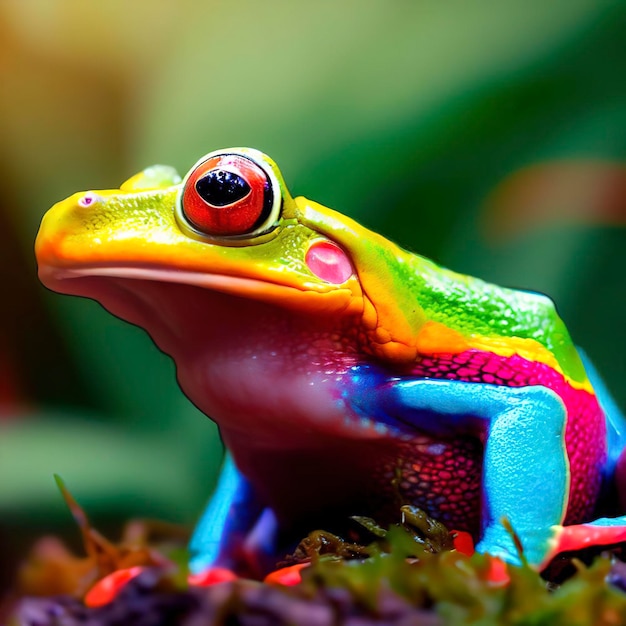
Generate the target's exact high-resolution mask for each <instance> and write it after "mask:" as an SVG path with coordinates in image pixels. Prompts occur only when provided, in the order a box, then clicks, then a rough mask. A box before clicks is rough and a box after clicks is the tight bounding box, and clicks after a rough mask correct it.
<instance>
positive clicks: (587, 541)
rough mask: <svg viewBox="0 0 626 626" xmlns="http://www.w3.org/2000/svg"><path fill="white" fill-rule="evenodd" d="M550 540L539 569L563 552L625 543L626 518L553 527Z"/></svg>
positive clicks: (606, 518) (602, 519)
mask: <svg viewBox="0 0 626 626" xmlns="http://www.w3.org/2000/svg"><path fill="white" fill-rule="evenodd" d="M551 530H552V538H551V539H550V541H549V547H548V550H547V552H546V555H545V557H544V559H543V561H542V562H541V563H540V565H539V569H540V570H541V569H544V568H545V567H546V566H547V565H548V563H549V562H550V561H551V560H552V559H553V558H554V557H556V556H558V555H559V554H562V553H563V552H573V551H575V550H583V549H585V548H591V547H594V546H610V545H613V544H616V543H621V542H623V541H626V516H622V517H615V518H608V517H603V518H601V519H597V520H595V521H593V522H588V523H586V524H574V525H572V526H553V527H552V529H551Z"/></svg>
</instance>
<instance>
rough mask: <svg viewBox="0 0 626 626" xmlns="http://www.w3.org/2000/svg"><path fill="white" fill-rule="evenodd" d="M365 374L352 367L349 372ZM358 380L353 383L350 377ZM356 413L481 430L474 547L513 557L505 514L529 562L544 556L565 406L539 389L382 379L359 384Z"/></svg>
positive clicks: (559, 498) (564, 482) (460, 431)
mask: <svg viewBox="0 0 626 626" xmlns="http://www.w3.org/2000/svg"><path fill="white" fill-rule="evenodd" d="M364 373H365V374H366V375H369V374H367V372H363V371H356V370H355V376H362V375H363V374H364ZM358 383H359V384H360V383H361V381H358ZM357 402H358V405H355V406H354V407H353V408H354V409H355V410H356V411H357V412H358V413H360V414H362V415H366V414H367V415H369V416H370V417H375V418H376V419H379V420H381V421H383V422H385V423H387V424H389V425H390V426H393V425H396V426H397V425H399V424H401V423H403V424H404V425H405V429H406V426H409V427H414V428H415V429H417V430H420V431H423V432H426V433H428V434H432V435H433V436H437V435H442V434H444V433H445V434H448V435H449V434H455V435H458V436H460V437H463V436H465V435H464V434H465V433H471V432H472V431H473V432H474V435H477V434H479V433H480V432H482V433H484V440H485V450H484V461H483V493H484V502H483V515H482V518H483V529H482V536H481V539H480V542H479V543H478V545H477V549H478V550H479V551H480V552H489V553H490V554H495V555H498V556H501V557H503V558H504V559H506V560H507V561H509V562H518V561H519V558H518V556H517V553H516V550H515V546H514V543H513V541H512V539H511V537H510V536H509V534H508V533H507V532H506V531H505V529H504V527H503V526H502V524H501V519H502V518H503V517H506V518H508V520H509V521H510V522H511V524H512V526H513V528H514V529H515V531H516V532H517V533H518V535H519V536H520V537H521V538H522V542H523V545H524V552H525V556H526V558H527V559H528V561H529V562H530V563H534V564H539V563H541V562H542V561H543V560H544V557H545V554H546V553H547V551H548V550H549V546H548V544H549V541H550V540H551V539H552V537H553V534H554V531H553V529H552V527H553V526H555V525H559V524H561V523H562V521H563V519H564V516H565V511H566V507H567V498H568V492H569V462H568V459H567V454H566V450H565V441H564V437H565V425H566V411H565V407H564V405H563V402H562V401H561V399H560V398H559V397H558V396H557V395H556V394H555V393H554V392H553V391H551V390H549V389H547V388H544V387H517V388H512V387H501V386H495V385H487V384H481V383H464V382H458V381H447V380H430V379H427V380H423V379H419V380H406V379H405V380H402V379H387V380H386V381H384V382H383V383H382V384H380V381H379V384H378V385H376V386H373V387H372V386H370V387H369V391H367V390H366V389H365V387H364V388H363V393H362V394H361V395H360V396H359V398H358V400H357Z"/></svg>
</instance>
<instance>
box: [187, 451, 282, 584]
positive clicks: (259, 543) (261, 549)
mask: <svg viewBox="0 0 626 626" xmlns="http://www.w3.org/2000/svg"><path fill="white" fill-rule="evenodd" d="M275 532H276V524H275V519H274V516H273V513H272V512H271V511H270V510H269V509H264V508H263V506H262V505H261V504H260V503H259V502H258V498H257V497H256V495H255V494H254V490H253V489H252V487H251V486H250V484H249V483H248V481H247V480H246V479H245V478H244V477H243V476H242V475H241V474H240V473H239V471H238V470H237V468H236V467H235V463H234V462H233V459H232V457H231V456H230V454H227V455H226V458H225V460H224V465H223V467H222V472H221V474H220V478H219V481H218V484H217V487H216V489H215V492H214V494H213V496H212V498H211V501H210V502H209V504H208V506H207V508H206V509H205V511H204V513H203V514H202V517H201V518H200V521H199V522H198V524H197V526H196V529H195V531H194V534H193V537H192V538H191V542H190V544H189V550H190V552H191V558H190V561H189V568H190V570H191V572H192V573H194V574H198V573H201V572H203V571H205V570H207V569H209V568H210V567H215V566H217V567H226V568H228V569H231V570H233V571H239V570H241V569H242V567H243V568H244V569H246V570H255V569H260V568H262V566H261V564H260V561H261V560H262V559H263V556H264V555H265V554H268V553H271V552H272V551H273V548H274V539H275Z"/></svg>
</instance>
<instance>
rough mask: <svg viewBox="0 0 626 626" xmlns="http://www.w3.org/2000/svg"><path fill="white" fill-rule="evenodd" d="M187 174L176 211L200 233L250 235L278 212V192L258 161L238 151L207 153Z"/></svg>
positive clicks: (265, 226) (266, 225) (268, 223)
mask: <svg viewBox="0 0 626 626" xmlns="http://www.w3.org/2000/svg"><path fill="white" fill-rule="evenodd" d="M208 156H209V158H207V159H206V160H203V161H201V162H199V164H197V165H196V166H195V167H194V168H193V169H192V170H191V172H190V173H189V175H188V176H187V178H186V180H185V182H184V184H183V189H182V192H181V196H180V200H179V202H180V204H179V207H178V209H179V212H180V213H181V214H182V217H183V218H184V219H185V220H186V221H187V223H188V224H189V225H190V226H191V227H192V229H193V230H194V231H196V232H197V233H198V234H200V235H207V236H209V237H241V236H246V237H249V236H253V235H257V234H260V233H263V232H265V231H267V230H268V229H269V228H270V227H271V226H272V225H273V224H274V223H275V222H276V220H277V218H278V213H279V211H280V202H281V200H280V192H279V190H278V189H277V185H275V184H274V180H273V177H272V176H271V175H270V174H269V172H268V171H266V170H265V169H264V168H263V167H262V166H261V165H260V164H259V163H257V162H256V161H253V160H252V159H250V158H248V157H246V156H242V155H240V154H216V155H214V156H211V155H208Z"/></svg>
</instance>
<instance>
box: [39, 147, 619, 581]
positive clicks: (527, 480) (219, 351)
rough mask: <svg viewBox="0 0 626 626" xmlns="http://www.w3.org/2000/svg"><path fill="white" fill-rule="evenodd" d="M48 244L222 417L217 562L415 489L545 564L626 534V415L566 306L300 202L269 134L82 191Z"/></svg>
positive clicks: (442, 510) (262, 549)
mask: <svg viewBox="0 0 626 626" xmlns="http://www.w3.org/2000/svg"><path fill="white" fill-rule="evenodd" d="M35 251H36V257H37V262H38V268H39V277H40V280H41V281H42V282H43V284H44V285H45V286H46V287H48V288H49V289H51V290H53V291H55V292H59V293H63V294H70V295H75V296H81V297H86V298H91V299H93V300H96V301H97V302H99V303H100V304H101V305H102V306H103V307H104V308H105V309H107V310H108V311H109V312H111V313H112V314H113V315H115V316H117V317H119V318H121V319H122V320H125V321H127V322H129V323H131V324H134V325H136V326H139V327H141V328H142V329H144V330H145V331H146V332H147V333H148V334H149V336H150V337H151V338H152V340H153V341H154V343H155V344H156V346H157V347H158V348H159V349H160V350H161V351H163V352H164V353H165V354H167V355H169V356H170V357H171V358H172V359H173V361H174V363H175V365H176V372H177V379H178V382H179V385H180V387H181V389H182V391H183V392H184V393H185V394H186V395H187V397H188V398H189V399H190V400H191V402H193V404H195V405H196V406H197V407H198V408H199V409H200V410H201V411H202V412H203V413H204V414H206V415H207V416H209V417H210V418H211V419H212V420H214V421H215V422H216V423H217V425H218V428H219V432H220V435H221V438H222V441H223V443H224V445H225V448H226V450H227V453H226V457H225V460H224V465H223V469H222V472H221V475H220V477H219V479H218V481H217V485H216V487H215V491H214V494H213V496H212V498H211V500H210V501H209V504H208V506H207V508H206V510H205V512H204V513H203V514H202V516H201V517H200V520H199V522H198V524H197V526H196V530H195V532H194V535H193V538H192V540H191V543H190V555H191V556H190V568H191V571H192V572H195V573H196V574H198V575H199V574H201V573H202V572H210V571H212V570H217V569H219V568H223V569H225V570H227V571H231V572H237V573H247V574H249V575H252V574H251V573H256V574H257V575H258V573H259V572H263V571H265V572H267V571H269V570H271V568H272V566H275V564H276V562H277V561H278V560H280V558H281V557H282V556H283V555H284V554H285V553H286V550H287V549H288V547H289V546H293V545H294V542H295V541H297V539H298V538H301V537H302V536H304V534H305V533H306V532H308V531H311V530H314V529H316V528H324V529H326V530H335V529H337V530H338V532H343V530H342V529H345V527H346V525H347V524H348V520H349V519H350V518H351V517H354V516H369V517H374V518H375V519H376V520H377V522H379V523H383V522H386V521H390V520H392V519H393V518H394V516H395V515H396V513H397V511H398V508H399V507H400V506H402V505H405V504H410V505H412V506H416V507H419V508H421V509H422V510H424V511H426V513H427V514H429V515H431V516H433V517H434V518H436V519H438V520H440V521H441V522H443V523H444V524H446V525H447V526H448V527H449V528H453V529H456V530H458V531H462V532H466V533H470V534H471V535H472V537H473V538H474V539H475V541H476V550H477V551H478V552H480V553H485V554H490V555H493V556H494V557H497V558H499V559H502V560H503V561H504V562H506V563H511V564H518V563H520V561H521V560H525V561H526V562H527V563H529V564H530V565H531V566H532V567H534V568H536V569H537V570H541V569H543V568H545V567H546V566H547V565H548V564H549V563H550V561H551V560H552V559H553V558H554V557H555V556H556V555H558V554H560V553H562V552H564V551H569V550H574V549H578V548H580V547H585V546H588V545H591V544H593V545H608V544H613V543H616V542H620V541H623V540H625V539H626V516H624V515H623V512H624V511H623V509H621V508H620V506H621V505H619V504H618V503H617V499H618V496H619V494H620V493H623V492H624V488H623V486H624V478H623V476H624V475H625V474H626V472H625V471H624V465H625V464H626V462H625V461H624V455H623V449H624V447H625V444H626V434H625V424H626V423H625V421H624V417H623V416H622V414H621V413H620V411H619V408H618V407H617V405H616V404H615V402H614V400H613V399H612V397H611V395H610V393H609V392H608V390H607V389H606V387H605V386H604V384H603V382H602V380H601V378H600V377H599V375H598V373H597V372H596V370H595V369H594V367H593V365H592V364H591V362H590V361H589V359H588V358H587V357H586V356H585V354H584V353H583V352H582V351H581V350H579V349H578V348H577V347H576V346H575V344H574V343H573V340H572V338H571V336H570V334H569V332H568V330H567V328H566V326H565V323H564V322H563V320H562V319H561V318H560V316H559V315H558V313H557V310H556V307H555V305H554V303H553V302H552V300H551V299H550V298H549V297H548V296H545V295H543V294H540V293H536V292H529V291H522V290H515V289H511V288H506V287H501V286H498V285H495V284H491V283H489V282H486V281H484V280H482V279H480V278H477V277H471V276H468V275H464V274H460V273H457V272H455V271H453V270H450V269H447V268H445V267H443V266H441V265H439V264H437V263H436V262H434V261H432V260H430V259H428V258H426V257H424V256H421V255H419V254H415V253H411V252H408V251H407V250H405V249H403V248H401V247H400V246H398V245H396V244H394V243H392V242H391V241H390V240H388V239H387V238H385V237H384V236H382V235H380V234H377V233H375V232H373V231H372V230H368V229H367V228H365V227H364V226H362V225H361V224H359V223H358V222H356V221H355V220H354V219H352V218H350V217H348V216H346V215H344V214H341V213H339V212H337V211H335V210H333V209H330V208H327V207H325V206H323V205H322V204H319V203H317V202H315V201H312V200H309V199H307V198H305V197H302V196H299V197H293V196H292V195H291V194H290V192H289V190H288V188H287V186H286V184H285V182H284V179H283V176H282V174H281V172H280V170H279V169H278V167H277V165H276V164H275V162H274V161H273V160H272V159H271V158H270V157H268V156H267V155H265V154H264V153H262V152H260V151H258V150H256V149H252V148H230V149H220V150H215V151H212V152H209V153H208V154H205V155H204V156H202V157H201V158H200V159H199V160H198V161H197V162H196V163H195V164H194V165H193V166H192V167H191V169H190V170H189V172H188V173H187V174H186V175H185V176H184V177H183V178H181V177H180V176H179V175H178V174H177V173H176V171H175V170H174V169H173V168H171V167H169V166H153V167H151V168H148V169H146V170H144V171H143V172H140V173H139V174H137V175H135V176H133V177H132V178H130V179H129V180H127V181H126V182H124V183H123V184H122V185H121V186H120V188H119V189H113V190H96V191H86V192H80V193H77V194H74V195H72V196H70V197H69V198H67V199H65V200H63V201H61V202H59V203H57V204H56V205H54V206H53V207H52V208H51V209H50V210H49V211H48V212H47V213H46V215H45V216H44V218H43V220H42V223H41V227H40V230H39V233H38V235H37V239H36V244H35ZM607 503H608V504H607ZM505 522H507V523H505ZM511 529H512V530H513V531H514V532H511ZM518 541H519V543H521V546H522V551H520V549H519V547H518V543H517V542H518Z"/></svg>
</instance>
